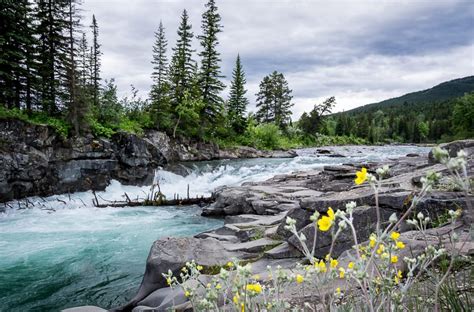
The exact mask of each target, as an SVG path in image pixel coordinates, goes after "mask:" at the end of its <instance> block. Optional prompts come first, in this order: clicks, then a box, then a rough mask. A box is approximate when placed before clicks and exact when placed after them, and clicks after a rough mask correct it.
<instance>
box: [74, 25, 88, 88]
mask: <svg viewBox="0 0 474 312" xmlns="http://www.w3.org/2000/svg"><path fill="white" fill-rule="evenodd" d="M77 53H78V55H77V56H78V60H77V63H78V64H77V71H78V84H79V86H81V88H86V86H88V85H89V74H90V68H89V65H90V64H89V60H90V56H89V46H88V43H87V37H86V33H82V36H81V39H80V40H79V45H78V48H77Z"/></svg>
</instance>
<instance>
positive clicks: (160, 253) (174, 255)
mask: <svg viewBox="0 0 474 312" xmlns="http://www.w3.org/2000/svg"><path fill="white" fill-rule="evenodd" d="M252 256H253V255H249V254H247V253H245V252H241V251H233V252H231V251H228V250H227V249H226V248H225V246H224V245H223V244H222V243H221V242H220V241H218V240H217V239H213V238H206V239H199V238H194V237H181V238H175V237H167V238H163V239H159V240H157V241H155V242H154V243H153V246H152V247H151V250H150V253H149V255H148V258H147V261H146V269H145V274H144V276H143V280H142V283H141V285H140V288H139V290H138V293H137V295H136V296H135V297H134V298H133V299H132V300H131V301H130V302H129V303H127V304H126V305H125V306H123V307H121V308H118V309H116V311H129V310H131V308H133V307H135V306H136V305H137V303H138V302H140V301H141V300H143V299H144V298H145V297H147V296H148V295H149V294H150V293H152V292H153V291H155V290H157V289H160V288H164V287H166V286H167V284H166V280H165V278H164V277H163V275H162V274H163V273H167V272H168V270H171V271H172V272H173V273H174V274H175V275H176V274H177V275H179V271H180V270H181V268H182V267H183V266H185V264H186V262H190V261H192V260H194V261H195V262H196V263H198V264H199V265H202V266H203V267H204V268H205V269H206V268H214V267H215V266H223V265H225V264H226V263H227V262H228V261H230V260H233V259H234V258H238V259H247V258H249V257H252Z"/></svg>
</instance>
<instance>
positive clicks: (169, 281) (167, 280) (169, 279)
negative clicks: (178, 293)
mask: <svg viewBox="0 0 474 312" xmlns="http://www.w3.org/2000/svg"><path fill="white" fill-rule="evenodd" d="M166 284H168V285H171V278H170V277H168V278H166Z"/></svg>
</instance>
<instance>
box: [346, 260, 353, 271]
mask: <svg viewBox="0 0 474 312" xmlns="http://www.w3.org/2000/svg"><path fill="white" fill-rule="evenodd" d="M347 267H348V268H349V269H351V270H352V269H353V268H354V262H352V261H351V262H349V264H348V265H347Z"/></svg>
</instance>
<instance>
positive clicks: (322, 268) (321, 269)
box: [318, 260, 327, 273]
mask: <svg viewBox="0 0 474 312" xmlns="http://www.w3.org/2000/svg"><path fill="white" fill-rule="evenodd" d="M318 268H319V272H323V273H324V272H326V271H327V268H326V263H324V261H323V260H321V261H319V263H318Z"/></svg>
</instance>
